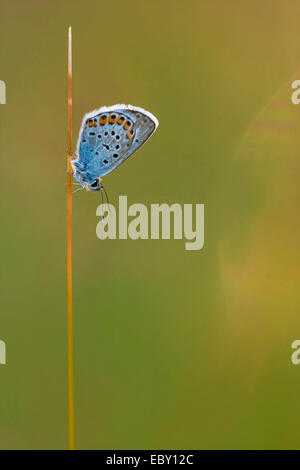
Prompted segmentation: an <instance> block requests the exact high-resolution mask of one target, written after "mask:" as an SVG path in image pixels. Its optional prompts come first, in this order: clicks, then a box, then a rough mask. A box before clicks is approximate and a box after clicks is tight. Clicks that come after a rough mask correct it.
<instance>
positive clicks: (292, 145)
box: [0, 0, 300, 449]
mask: <svg viewBox="0 0 300 470" xmlns="http://www.w3.org/2000/svg"><path fill="white" fill-rule="evenodd" d="M299 17H300V2H299V1H294V0H290V1H289V2H288V3H287V2H285V1H283V0H281V1H277V0H275V1H267V2H261V1H260V0H254V1H253V0H251V1H250V0H248V1H246V0H244V1H238V0H235V1H232V0H231V1H223V0H218V1H211V0H206V1H203V0H202V1H201V0H198V1H196V0H191V1H189V2H187V1H175V0H173V1H171V0H152V1H144V0H143V1H141V0H131V1H124V0H114V1H102V0H98V1H95V0H90V1H87V0H86V1H71V0H70V1H58V0H56V1H50V0H49V1H37V0H36V1H21V0H19V1H17V0H10V1H4V0H1V4H0V79H1V80H5V82H6V85H7V104H6V105H1V106H0V145H1V146H0V152H1V171H0V174H1V198H0V208H1V213H0V214H1V235H0V247H1V284H0V285H1V313H0V339H2V340H5V342H6V345H7V365H2V366H0V447H1V448H3V449H16V448H22V449H23V448H24V449H40V448H67V446H68V439H67V381H66V372H67V369H66V338H67V336H66V175H65V167H66V154H65V153H66V141H67V137H66V116H67V112H66V91H67V89H66V84H67V82H66V63H67V28H68V26H69V25H72V27H73V60H74V65H73V74H74V76H73V106H74V109H73V111H74V143H73V147H74V149H75V144H76V139H77V133H78V130H79V126H80V123H81V119H82V116H83V114H84V113H85V112H88V111H90V110H91V109H94V108H96V107H99V106H101V105H104V104H106V105H110V104H115V103H120V102H121V103H123V102H124V103H131V104H133V105H137V106H142V107H145V108H146V109H149V110H150V111H151V112H153V113H154V114H155V115H156V116H157V117H158V119H159V121H160V126H159V128H158V131H157V132H156V134H155V135H154V136H153V137H152V138H151V140H150V141H149V142H148V143H147V145H145V147H143V149H142V150H140V151H139V152H138V153H137V154H136V155H135V156H134V157H133V158H132V159H130V160H129V161H127V163H126V164H125V165H123V166H122V167H121V168H120V169H118V170H116V171H115V172H113V173H112V174H110V175H109V176H107V177H106V178H105V185H106V188H107V189H108V191H109V195H110V199H111V202H112V203H114V204H117V202H118V196H119V195H127V196H128V203H129V204H132V203H135V202H141V203H145V204H147V205H150V204H151V203H162V202H167V203H173V202H178V203H181V204H183V203H193V204H196V203H205V247H204V249H203V250H201V251H185V249H184V241H180V240H175V241H174V240H143V241H141V240H139V241H132V240H120V241H118V240H108V241H100V240H99V239H97V238H96V232H95V229H96V223H97V221H98V219H97V218H96V207H97V205H98V203H99V194H90V193H86V192H81V193H79V194H76V195H75V196H74V201H73V202H74V212H73V217H74V220H73V236H74V244H73V250H74V256H73V268H74V273H73V275H74V285H73V287H74V352H75V412H76V441H77V448H82V449H83V448H99V449H101V448H102V449H150V448H157V449H164V448H167V449H193V448H198V449H203V448H209V449H214V448H221V449H228V448H236V449H241V448H243V449H245V448H247V449H248V448H272V449H273V448H275V449H282V448H299V447H300V445H299V442H300V441H299V422H300V366H298V367H297V366H295V365H292V363H291V360H290V355H291V352H292V350H291V343H292V341H293V340H295V339H299V337H300V308H299V307H300V292H299V286H300V270H299V263H300V246H299V245H300V243H299V240H300V213H299V212H300V211H299V207H300V204H299V199H300V185H299V182H300V119H299V118H298V116H299V115H300V105H299V108H297V106H293V105H292V104H291V101H290V95H291V90H290V84H291V80H292V77H294V78H298V79H300V73H299V74H298V76H297V74H296V76H295V73H296V72H297V69H298V67H299V64H300V30H299ZM278 93H279V94H278ZM247 129H248V130H247Z"/></svg>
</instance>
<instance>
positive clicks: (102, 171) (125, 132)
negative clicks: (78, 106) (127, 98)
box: [71, 104, 158, 191]
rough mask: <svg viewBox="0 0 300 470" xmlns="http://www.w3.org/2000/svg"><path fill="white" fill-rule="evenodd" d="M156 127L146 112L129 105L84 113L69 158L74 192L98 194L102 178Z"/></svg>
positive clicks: (154, 119)
mask: <svg viewBox="0 0 300 470" xmlns="http://www.w3.org/2000/svg"><path fill="white" fill-rule="evenodd" d="M157 126H158V120H157V119H156V117H155V116H153V114H151V113H150V112H149V111H146V110H144V109H143V108H138V107H135V106H131V105H125V104H116V105H114V106H103V107H101V108H99V109H96V110H94V111H91V112H90V113H88V114H86V115H85V116H84V118H83V120H82V125H81V129H80V132H79V136H78V142H77V148H76V154H75V155H72V157H73V159H72V160H71V166H72V169H73V176H74V178H75V179H76V180H77V181H78V183H79V184H80V185H81V186H82V187H81V188H80V189H77V191H80V190H82V189H86V190H88V191H100V190H102V189H104V188H103V184H102V177H103V176H104V175H107V174H108V173H110V172H111V171H113V170H114V169H115V168H117V167H118V166H120V165H121V163H123V162H125V160H127V158H129V157H130V156H131V155H133V154H134V153H135V152H136V151H137V150H138V149H139V148H140V147H141V146H142V145H143V144H144V143H145V142H146V140H148V139H149V137H150V136H151V135H152V134H153V133H154V131H155V130H156V128H157Z"/></svg>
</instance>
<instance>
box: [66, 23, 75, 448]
mask: <svg viewBox="0 0 300 470" xmlns="http://www.w3.org/2000/svg"><path fill="white" fill-rule="evenodd" d="M71 153H72V28H71V26H70V27H69V36H68V154H67V159H68V173H67V291H68V296H67V301H68V414H69V449H70V450H74V449H75V428H74V365H73V312H72V176H71V172H72V167H71V157H70V154H71Z"/></svg>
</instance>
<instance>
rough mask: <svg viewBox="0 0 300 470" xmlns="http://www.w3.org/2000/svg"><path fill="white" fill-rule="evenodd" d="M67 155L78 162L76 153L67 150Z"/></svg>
mask: <svg viewBox="0 0 300 470" xmlns="http://www.w3.org/2000/svg"><path fill="white" fill-rule="evenodd" d="M67 155H69V157H71V158H72V160H76V158H77V155H76V154H75V153H73V152H69V151H68V150H67Z"/></svg>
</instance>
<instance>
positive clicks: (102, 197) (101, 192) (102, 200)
mask: <svg viewBox="0 0 300 470" xmlns="http://www.w3.org/2000/svg"><path fill="white" fill-rule="evenodd" d="M100 194H101V211H102V222H103V220H104V209H103V205H104V196H103V191H102V189H101V190H100Z"/></svg>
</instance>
